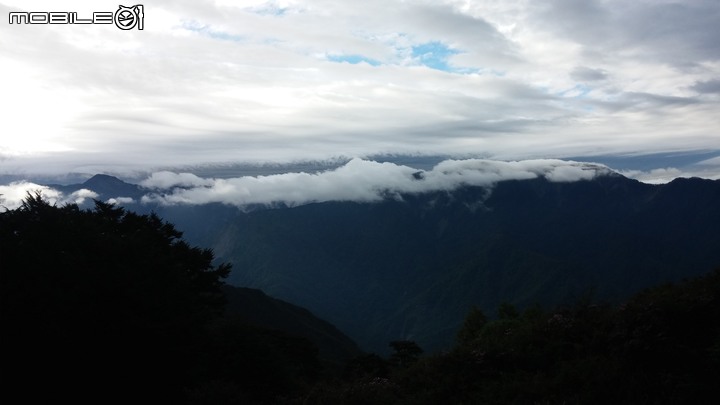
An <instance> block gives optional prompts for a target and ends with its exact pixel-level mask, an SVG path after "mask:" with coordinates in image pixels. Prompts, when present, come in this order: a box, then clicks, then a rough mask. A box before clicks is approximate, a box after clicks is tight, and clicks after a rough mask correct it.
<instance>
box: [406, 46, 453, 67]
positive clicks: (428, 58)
mask: <svg viewBox="0 0 720 405" xmlns="http://www.w3.org/2000/svg"><path fill="white" fill-rule="evenodd" d="M459 53H460V51H457V50H455V49H451V48H450V47H448V46H447V45H445V44H443V43H441V42H427V43H424V44H420V45H417V46H413V47H412V56H413V57H414V58H416V59H418V61H419V62H420V63H421V64H423V65H425V66H427V67H429V68H431V69H436V70H442V71H445V72H455V71H456V70H457V69H455V68H453V67H451V66H450V65H448V58H450V57H451V56H452V55H457V54H459Z"/></svg>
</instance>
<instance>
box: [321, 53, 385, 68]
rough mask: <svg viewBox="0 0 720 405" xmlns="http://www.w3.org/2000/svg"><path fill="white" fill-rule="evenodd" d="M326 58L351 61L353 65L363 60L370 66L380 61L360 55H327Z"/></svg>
mask: <svg viewBox="0 0 720 405" xmlns="http://www.w3.org/2000/svg"><path fill="white" fill-rule="evenodd" d="M327 60H329V61H330V62H338V63H342V62H346V63H351V64H353V65H357V64H358V63H361V62H365V63H367V64H369V65H372V66H379V65H380V62H378V61H376V60H375V59H370V58H366V57H364V56H362V55H328V56H327Z"/></svg>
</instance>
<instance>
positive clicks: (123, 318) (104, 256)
mask: <svg viewBox="0 0 720 405" xmlns="http://www.w3.org/2000/svg"><path fill="white" fill-rule="evenodd" d="M213 260H214V256H213V253H212V251H211V250H209V249H200V248H197V247H191V246H189V245H188V244H187V243H186V242H185V241H183V240H182V233H181V232H179V231H178V230H176V229H175V227H174V226H173V225H172V224H169V223H167V222H164V221H163V220H161V219H160V218H159V217H158V216H157V215H155V214H151V215H138V214H135V213H132V212H128V211H125V210H124V209H123V208H118V207H114V206H112V205H109V204H105V203H102V202H99V201H96V204H95V209H94V210H80V209H79V208H78V206H77V205H66V206H62V207H58V206H56V205H51V204H49V203H48V202H47V201H45V200H44V199H43V198H42V196H41V195H40V194H35V195H28V197H27V198H26V199H25V201H24V202H23V203H22V205H21V207H19V208H18V209H16V210H11V211H6V212H3V213H1V214H0V292H1V295H0V297H1V298H0V300H1V301H0V302H1V304H0V306H1V307H2V324H3V340H2V345H1V347H2V356H3V360H4V363H5V364H4V366H3V367H4V368H7V369H8V370H9V369H12V371H13V373H12V374H13V378H14V379H15V380H17V381H16V382H17V383H27V382H28V381H30V380H33V384H34V385H46V386H52V387H54V388H55V389H57V390H59V391H57V392H55V395H57V396H58V397H62V394H61V393H65V394H67V395H73V396H74V397H75V398H77V395H78V394H79V393H81V392H85V393H87V392H88V390H91V389H92V388H93V387H94V388H95V389H97V390H103V391H105V392H108V393H110V395H113V396H115V395H119V394H120V393H125V394H127V395H129V396H131V395H133V394H136V393H137V392H140V390H143V391H142V392H145V391H144V390H147V389H149V388H152V389H154V392H157V393H158V394H160V393H162V394H161V395H165V394H166V393H167V392H175V391H177V387H178V386H182V385H183V384H185V383H187V382H188V381H190V380H191V379H192V378H193V374H194V373H195V372H196V371H197V370H195V369H194V368H193V367H194V364H195V361H196V357H197V353H198V351H199V347H200V346H201V345H202V330H203V327H204V325H206V324H208V322H210V321H211V320H213V319H214V318H216V317H217V316H218V315H219V314H221V312H222V310H223V295H222V292H221V290H220V287H221V286H222V285H223V279H224V278H225V277H226V276H227V275H228V273H229V271H230V266H229V265H228V264H220V265H217V266H216V265H214V264H213ZM10 385H11V384H8V386H10ZM148 392H153V391H152V390H151V391H148ZM36 393H37V392H36ZM144 395H145V397H146V398H147V396H146V395H147V394H144ZM166 399H167V398H166ZM28 401H29V399H28ZM99 402H103V401H102V400H100V401H99Z"/></svg>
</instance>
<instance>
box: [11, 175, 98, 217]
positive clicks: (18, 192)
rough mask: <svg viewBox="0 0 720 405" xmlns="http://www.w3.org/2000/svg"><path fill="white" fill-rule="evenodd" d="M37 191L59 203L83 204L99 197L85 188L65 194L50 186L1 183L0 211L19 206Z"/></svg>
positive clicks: (47, 199)
mask: <svg viewBox="0 0 720 405" xmlns="http://www.w3.org/2000/svg"><path fill="white" fill-rule="evenodd" d="M36 193H40V195H42V197H43V198H44V199H45V200H46V201H48V202H50V203H51V204H57V205H65V204H82V203H84V202H85V201H86V200H87V199H91V198H97V197H98V194H97V193H96V192H94V191H92V190H88V189H85V188H83V189H80V190H77V191H74V192H72V193H70V194H65V193H62V192H61V191H58V190H56V189H54V188H51V187H48V186H43V185H40V184H35V183H31V182H27V181H18V182H13V183H10V184H8V185H0V211H5V210H13V209H16V208H19V207H20V206H21V205H22V202H23V200H25V199H26V198H27V197H28V196H29V195H35V194H36Z"/></svg>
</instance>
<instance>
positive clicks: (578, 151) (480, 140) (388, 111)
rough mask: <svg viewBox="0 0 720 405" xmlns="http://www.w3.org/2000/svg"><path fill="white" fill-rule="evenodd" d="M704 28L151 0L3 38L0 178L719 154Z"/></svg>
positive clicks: (525, 10) (630, 12)
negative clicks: (397, 160) (302, 164)
mask: <svg viewBox="0 0 720 405" xmlns="http://www.w3.org/2000/svg"><path fill="white" fill-rule="evenodd" d="M114 7H115V5H112V6H109V5H102V4H95V3H87V2H81V1H76V0H64V1H63V2H62V4H61V5H59V4H58V3H57V2H54V1H49V0H48V1H40V0H30V1H27V0H23V1H19V0H0V17H1V18H4V19H5V21H6V22H7V16H8V13H9V12H12V11H75V12H77V13H78V14H79V15H80V16H82V15H88V14H89V13H92V12H93V11H113V10H112V9H113V8H114ZM107 8H109V9H108V10H106V9H107ZM718 20H720V3H718V2H717V1H715V0H691V1H685V2H666V1H639V2H632V3H628V2H624V1H620V0H609V1H602V2H600V1H594V0H590V1H570V0H552V1H543V2H541V3H538V2H512V3H509V2H506V1H500V0H477V1H464V0H463V1H461V0H445V1H430V0H427V1H423V0H419V1H399V0H398V1H395V0H383V1H380V0H368V1H363V2H356V3H352V2H337V1H329V0H314V1H306V0H270V1H265V0H246V1H229V0H228V1H225V0H222V1H221V0H216V1H210V0H199V1H192V2H190V1H169V0H167V1H165V0H161V1H154V2H152V3H148V4H145V29H144V30H143V31H138V30H131V31H121V30H119V29H117V28H116V27H114V26H113V25H107V26H100V25H74V26H65V25H18V24H7V23H3V24H0V37H2V38H3V40H2V41H0V66H3V75H2V76H0V88H2V89H3V91H2V92H0V112H1V113H2V123H3V128H2V131H1V134H0V140H1V142H0V174H24V173H28V174H36V173H67V172H79V173H96V172H122V171H126V172H127V171H133V170H148V169H153V170H158V168H161V167H177V166H180V165H187V164H204V163H223V162H238V161H260V162H267V161H278V162H289V161H297V160H306V159H327V158H332V157H337V156H346V157H354V156H361V157H362V156H369V155H372V154H378V153H411V154H450V155H453V156H457V157H470V156H474V157H478V156H482V157H489V158H493V159H502V160H517V159H528V158H545V157H553V158H564V157H570V156H588V155H600V154H627V153H636V154H637V153H651V152H668V151H687V150H708V149H718V148H719V146H718V145H720V133H719V132H718V128H720V115H719V114H717V111H718V110H719V109H720V96H719V95H720V93H719V91H718V83H720V51H719V50H718V49H719V48H718V46H717V38H720V24H717V21H718Z"/></svg>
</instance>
